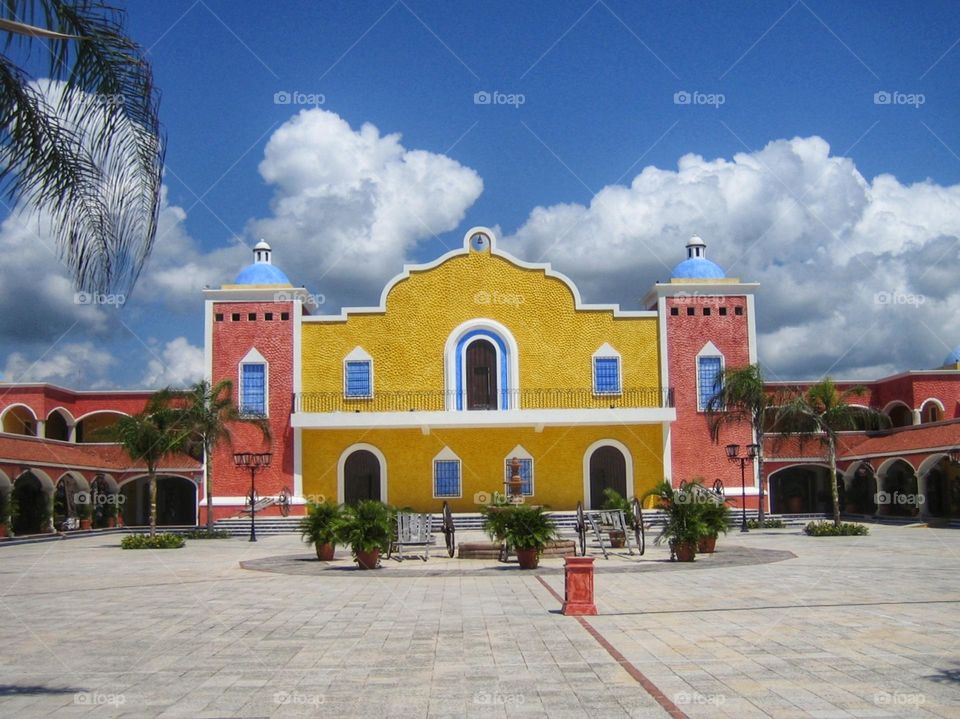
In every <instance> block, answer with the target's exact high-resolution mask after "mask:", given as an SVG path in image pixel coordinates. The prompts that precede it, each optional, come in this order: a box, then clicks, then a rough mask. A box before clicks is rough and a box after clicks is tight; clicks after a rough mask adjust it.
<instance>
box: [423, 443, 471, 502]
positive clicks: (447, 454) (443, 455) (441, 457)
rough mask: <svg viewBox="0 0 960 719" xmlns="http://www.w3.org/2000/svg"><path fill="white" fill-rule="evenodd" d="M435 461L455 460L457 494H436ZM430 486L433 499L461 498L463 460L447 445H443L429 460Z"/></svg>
mask: <svg viewBox="0 0 960 719" xmlns="http://www.w3.org/2000/svg"><path fill="white" fill-rule="evenodd" d="M437 462H456V463H457V484H458V485H459V486H458V487H457V489H458V490H459V494H456V495H453V494H445V495H441V496H438V495H437ZM430 475H431V477H432V479H431V487H430V493H431V494H432V495H433V498H434V499H462V498H463V461H462V460H461V459H460V458H459V457H458V456H457V455H456V454H454V452H453V450H452V449H450V448H449V447H444V448H443V449H442V450H440V452H439V453H438V454H437V455H436V456H435V457H434V458H433V459H431V460H430Z"/></svg>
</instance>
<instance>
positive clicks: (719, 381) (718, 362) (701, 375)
mask: <svg viewBox="0 0 960 719" xmlns="http://www.w3.org/2000/svg"><path fill="white" fill-rule="evenodd" d="M722 389H723V353H721V352H720V350H719V349H717V346H716V345H715V344H713V342H707V344H705V345H704V346H703V349H701V350H700V351H699V352H698V353H697V409H698V410H699V411H700V412H705V411H706V410H707V407H708V406H709V404H710V400H711V399H713V397H714V396H715V395H716V394H718V393H719V392H720V391H721V390H722Z"/></svg>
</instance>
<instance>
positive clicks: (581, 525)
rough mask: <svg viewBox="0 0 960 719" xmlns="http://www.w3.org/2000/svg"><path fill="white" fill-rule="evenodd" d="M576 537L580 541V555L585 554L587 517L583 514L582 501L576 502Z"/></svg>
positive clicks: (583, 555)
mask: <svg viewBox="0 0 960 719" xmlns="http://www.w3.org/2000/svg"><path fill="white" fill-rule="evenodd" d="M576 528H577V537H578V539H579V541H580V556H581V557H585V556H587V519H586V517H584V516H583V502H577V527H576Z"/></svg>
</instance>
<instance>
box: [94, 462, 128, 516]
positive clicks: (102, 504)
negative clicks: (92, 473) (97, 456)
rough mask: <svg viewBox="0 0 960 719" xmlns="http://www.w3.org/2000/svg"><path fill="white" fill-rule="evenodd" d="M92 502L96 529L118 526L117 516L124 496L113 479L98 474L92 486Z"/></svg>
mask: <svg viewBox="0 0 960 719" xmlns="http://www.w3.org/2000/svg"><path fill="white" fill-rule="evenodd" d="M90 501H91V502H92V503H93V526H94V527H96V528H98V529H99V528H101V527H113V526H115V525H116V520H117V514H118V512H119V508H120V503H121V502H122V501H123V495H121V494H120V489H119V487H117V483H116V481H115V480H114V479H113V477H111V476H109V475H104V474H98V475H97V476H96V477H95V478H94V480H93V482H92V483H91V484H90Z"/></svg>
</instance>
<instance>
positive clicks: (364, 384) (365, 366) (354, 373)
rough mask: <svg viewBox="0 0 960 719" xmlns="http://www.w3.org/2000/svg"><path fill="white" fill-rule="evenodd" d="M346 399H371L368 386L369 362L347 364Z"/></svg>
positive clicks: (370, 391)
mask: <svg viewBox="0 0 960 719" xmlns="http://www.w3.org/2000/svg"><path fill="white" fill-rule="evenodd" d="M346 372H347V391H346V394H347V397H372V396H373V387H371V386H370V360H350V361H349V362H347V369H346Z"/></svg>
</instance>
